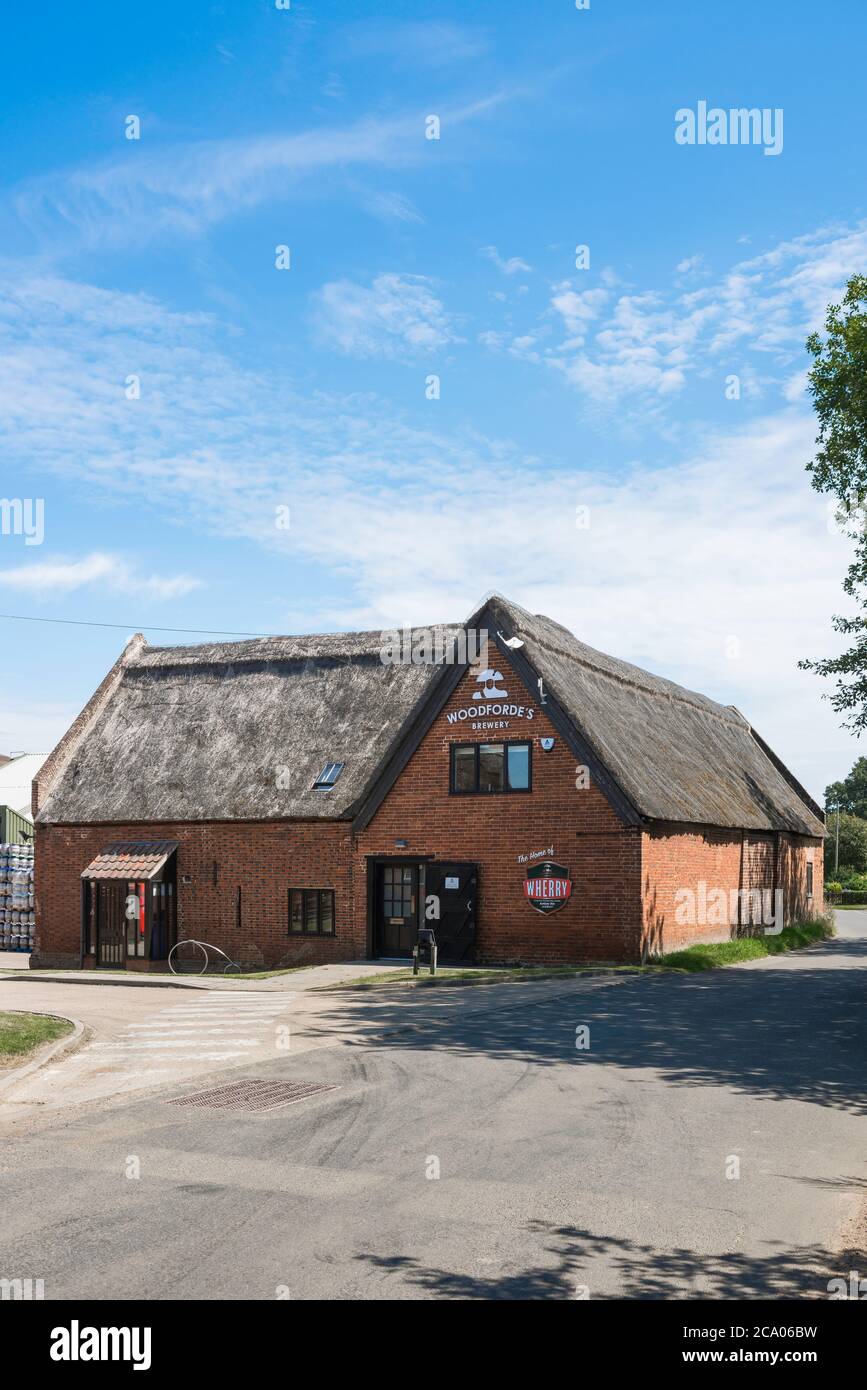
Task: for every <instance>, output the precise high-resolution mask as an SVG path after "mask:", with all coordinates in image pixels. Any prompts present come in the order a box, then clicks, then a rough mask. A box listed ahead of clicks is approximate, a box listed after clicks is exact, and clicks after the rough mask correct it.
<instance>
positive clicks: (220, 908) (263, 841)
mask: <svg viewBox="0 0 867 1390" xmlns="http://www.w3.org/2000/svg"><path fill="white" fill-rule="evenodd" d="M350 838H351V837H350V833H349V827H348V825H347V824H345V823H340V822H333V821H332V822H325V823H320V822H315V821H293V822H285V821H283V822H264V823H263V822H237V823H223V822H208V823H203V824H193V825H191V824H185V823H181V824H172V823H167V822H160V823H159V824H153V823H151V824H147V825H103V826H98V825H87V826H72V825H67V826H41V825H37V828H36V852H35V866H34V867H35V880H36V882H35V889H36V949H35V951H34V955H33V958H32V961H31V963H32V964H33V965H37V966H38V965H42V966H49V965H77V964H78V960H79V949H80V945H79V943H80V930H81V925H80V923H81V897H80V875H81V872H82V870H83V869H84V868H85V867H86V866H87V864H89V863H90V861H91V859H93V858H94V857H95V856H96V855H97V854H98V852H99V851H100V849H102V847H103V846H104V845H107V844H111V843H113V842H114V841H120V840H177V841H178V843H179V849H178V856H177V868H178V888H177V893H178V936H179V937H181V936H193V937H197V938H199V939H201V940H205V941H209V942H211V943H212V944H213V945H214V946H219V947H220V948H221V949H223V950H224V951H226V953H227V954H228V955H229V956H230V957H232V959H235V960H239V961H240V962H242V963H243V964H245V965H249V966H251V967H254V968H255V967H257V966H263V965H269V966H270V965H278V964H299V963H304V964H308V963H309V964H319V963H322V962H327V961H332V960H348V959H349V960H351V959H357V958H358V957H359V956H361V955H363V954H364V924H363V921H362V924H361V927H360V934H359V931H358V930H356V929H355V928H354V926H353V922H352V919H351V905H352V868H353V865H352V850H351V843H350ZM214 861H216V863H217V866H218V867H217V883H216V885H215V884H214V882H213V877H214V868H213V866H214ZM185 876H189V877H190V878H191V882H190V883H184V882H183V881H182V880H183V878H184V877H185ZM239 887H240V889H241V939H240V941H239V940H238V935H237V932H236V927H235V920H236V919H235V911H236V893H237V889H238V888H239ZM290 887H293V888H303V887H315V888H333V889H334V890H335V894H334V897H335V917H336V932H335V935H334V937H330V938H329V937H318V936H317V937H306V938H302V939H298V938H295V937H293V938H290V937H289V936H288V908H287V890H288V889H289V888H290Z"/></svg>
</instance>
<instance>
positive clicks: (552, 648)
mask: <svg viewBox="0 0 867 1390" xmlns="http://www.w3.org/2000/svg"><path fill="white" fill-rule="evenodd" d="M536 616H537V617H542V616H543V615H542V614H537V615H536ZM548 621H551V620H550V619H549V620H548ZM557 626H558V627H560V626H561V624H559V623H558V624H557ZM562 631H563V632H568V629H566V628H562ZM569 635H571V634H569ZM535 640H536V641H537V643H538V645H539V646H540V647H543V648H544V649H545V650H546V651H549V652H554V653H557V654H558V655H560V656H563V657H566V658H567V660H569V661H573V662H575V663H576V665H578V666H583V667H585V668H586V669H587V670H588V671H592V672H593V674H594V675H598V676H605V677H606V678H607V679H608V680H611V681H615V682H616V683H617V684H619V685H622V686H626V687H628V688H630V689H632V690H640V691H642V693H644V694H646V695H652V696H653V697H654V698H655V699H664V700H668V701H669V702H670V703H679V704H684V705H690V706H691V707H692V708H693V709H700V710H702V711H704V712H705V713H707V714H712V715H714V716H715V717H717V718H719V719H723V720H725V722H726V723H731V724H737V725H739V726H744V727H749V725H748V723H747V720H746V719H745V718H744V716H743V715H742V714H741V712H740V710H739V709H737V707H736V706H735V705H723V704H720V703H719V701H718V700H712V699H711V697H710V696H709V695H703V694H702V693H701V691H699V690H689V689H688V688H687V687H686V686H685V685H678V683H677V682H676V681H671V680H669V679H668V677H667V676H657V675H654V673H653V672H652V671H645V669H644V667H643V666H635V665H633V663H632V662H626V661H621V660H620V659H619V658H618V657H616V656H609V655H608V653H607V652H599V653H598V655H599V656H601V657H604V658H605V660H606V661H610V662H612V663H614V664H615V665H617V666H620V667H629V669H630V670H632V671H639V672H640V673H641V675H642V676H647V677H649V679H650V681H659V682H662V683H663V684H664V686H665V689H664V690H660V689H658V688H655V687H654V686H653V685H652V684H650V683H649V682H644V681H639V680H633V679H632V678H631V677H630V676H628V675H627V674H626V673H625V672H624V671H611V670H608V669H606V667H605V666H603V665H600V664H599V663H598V662H596V661H593V660H591V659H589V658H588V657H586V656H585V655H584V653H585V652H595V651H596V648H595V647H589V646H587V645H586V644H585V643H584V642H579V639H578V638H577V637H575V638H573V641H574V642H575V643H576V644H577V645H578V646H579V647H580V648H581V651H580V652H575V651H570V650H569V649H568V647H566V646H565V645H563V646H560V645H555V644H554V643H553V642H551V641H549V640H546V639H545V638H544V637H540V636H537V637H536V639H535ZM729 711H733V712H734V715H735V717H734V718H733V717H732V716H731V715H729V714H728V712H729Z"/></svg>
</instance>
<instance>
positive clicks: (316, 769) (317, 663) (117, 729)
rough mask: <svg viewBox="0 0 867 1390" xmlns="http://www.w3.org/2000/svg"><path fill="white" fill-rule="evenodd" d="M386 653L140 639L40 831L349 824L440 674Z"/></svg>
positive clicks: (60, 781)
mask: <svg viewBox="0 0 867 1390" xmlns="http://www.w3.org/2000/svg"><path fill="white" fill-rule="evenodd" d="M458 630H459V629H457V628H451V629H448V631H449V632H457V631H458ZM436 631H437V632H443V631H444V629H442V628H438V629H436ZM382 642H383V638H382V633H380V632H353V633H329V634H326V635H323V636H305V637H268V638H257V639H255V640H252V641H247V642H227V643H216V644H207V645H204V644H203V645H201V646H190V647H149V646H148V645H147V644H146V643H144V642H143V641H142V639H138V643H137V645H136V646H134V647H133V648H132V650H131V651H130V649H128V652H129V655H128V657H127V658H126V660H124V661H123V662H122V664H121V670H120V672H119V679H118V680H117V681H116V682H115V683H114V686H113V689H112V691H111V692H110V693H109V695H108V697H107V699H106V701H105V703H104V705H103V707H102V709H101V711H100V712H99V714H98V715H97V717H96V718H95V719H93V720H91V721H90V723H89V725H88V724H87V723H86V722H85V727H84V730H83V732H82V734H81V736H80V737H79V739H78V741H77V744H76V746H75V747H74V749H72V750H71V751H70V752H69V753H68V754H67V757H66V760H65V762H64V763H63V765H62V766H61V767H60V768H59V769H58V770H57V775H56V779H55V781H54V783H53V785H52V786H50V787H49V788H47V789H46V791H47V795H46V791H43V790H42V789H40V810H39V817H38V818H39V820H40V821H114V822H121V821H159V820H235V819H254V820H269V819H282V818H285V817H313V818H317V819H319V818H322V819H327V818H332V817H335V816H346V815H347V814H350V812H351V808H352V805H353V803H354V802H355V801H356V800H357V799H358V798H359V796H360V795H361V793H362V792H363V791H364V789H365V787H366V786H367V784H368V782H369V781H370V780H371V777H372V776H373V774H374V772H375V770H376V768H377V767H378V765H379V763H380V762H381V760H382V759H383V758H384V757H385V755H386V753H387V752H388V749H389V747H390V745H391V743H392V741H393V739H394V737H395V734H396V733H398V732H399V731H400V730H401V728H402V725H403V723H404V721H405V719H406V718H407V716H408V715H409V714H410V712H411V711H412V710H413V709H414V707H415V706H416V705H417V704H418V702H419V701H420V700H421V699H422V697H423V696H424V694H425V693H426V692H427V691H428V689H429V688H430V687H431V685H432V684H433V683H434V682H435V681H436V679H437V677H438V676H440V675H441V674H442V668H440V667H435V666H431V665H419V666H414V665H410V664H407V665H384V664H383V663H382V661H381V659H380V652H381V648H382ZM327 762H342V763H344V764H345V766H344V769H343V772H342V773H341V775H340V777H339V778H338V780H337V783H336V785H335V786H334V787H333V789H332V790H330V791H315V790H314V789H313V783H314V781H315V780H316V778H317V777H318V776H319V774H320V772H321V771H322V769H323V767H324V766H325V764H326V763H327Z"/></svg>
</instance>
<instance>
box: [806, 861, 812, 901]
mask: <svg viewBox="0 0 867 1390" xmlns="http://www.w3.org/2000/svg"><path fill="white" fill-rule="evenodd" d="M812 896H813V866H812V864H808V865H807V897H808V898H812Z"/></svg>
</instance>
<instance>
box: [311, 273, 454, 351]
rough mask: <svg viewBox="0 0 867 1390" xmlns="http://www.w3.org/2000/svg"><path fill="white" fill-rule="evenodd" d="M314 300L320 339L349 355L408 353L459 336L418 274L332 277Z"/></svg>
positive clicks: (436, 347)
mask: <svg viewBox="0 0 867 1390" xmlns="http://www.w3.org/2000/svg"><path fill="white" fill-rule="evenodd" d="M313 302H314V324H315V329H316V333H317V336H318V338H319V340H320V341H321V342H322V343H323V344H324V345H325V346H327V347H330V348H335V349H336V350H337V351H338V352H342V353H346V354H348V355H351V356H356V357H390V358H407V359H408V358H415V357H418V356H419V355H421V354H424V353H431V352H436V351H439V350H441V349H442V348H444V347H446V346H447V345H448V344H449V343H453V342H456V341H458V335H457V333H456V330H455V325H454V321H453V319H452V317H451V315H450V314H448V313H447V311H446V309H445V307H444V306H443V304H442V302H441V301H440V300H439V299H438V298H437V296H436V295H435V294H434V292H433V290H432V288H431V282H430V281H429V280H428V279H426V278H425V277H424V276H422V275H395V274H383V275H377V276H375V278H374V280H373V282H372V284H371V285H370V286H365V285H358V284H355V283H354V282H353V281H351V280H335V281H332V282H331V283H330V284H327V285H323V287H322V289H321V290H319V291H317V293H316V294H315V295H314V296H313Z"/></svg>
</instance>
